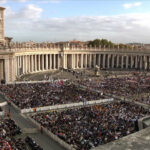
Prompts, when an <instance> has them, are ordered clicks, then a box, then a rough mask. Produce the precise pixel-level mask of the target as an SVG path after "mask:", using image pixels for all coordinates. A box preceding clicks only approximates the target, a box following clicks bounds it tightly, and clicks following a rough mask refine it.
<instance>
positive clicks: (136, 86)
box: [78, 74, 150, 98]
mask: <svg viewBox="0 0 150 150" xmlns="http://www.w3.org/2000/svg"><path fill="white" fill-rule="evenodd" d="M78 83H79V84H81V85H84V86H86V87H89V88H93V89H96V90H100V91H101V92H103V93H105V94H111V95H116V96H124V97H126V98H129V97H132V96H133V95H138V94H141V93H149V91H150V77H149V76H145V75H143V74H142V75H140V74H133V75H131V76H124V77H113V78H105V79H104V80H101V79H88V80H82V81H81V80H79V81H78Z"/></svg>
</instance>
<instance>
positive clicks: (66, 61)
mask: <svg viewBox="0 0 150 150" xmlns="http://www.w3.org/2000/svg"><path fill="white" fill-rule="evenodd" d="M67 57H68V56H67V54H65V68H66V69H68V58H67Z"/></svg>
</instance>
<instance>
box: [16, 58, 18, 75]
mask: <svg viewBox="0 0 150 150" xmlns="http://www.w3.org/2000/svg"><path fill="white" fill-rule="evenodd" d="M16 75H17V76H19V56H17V57H16Z"/></svg>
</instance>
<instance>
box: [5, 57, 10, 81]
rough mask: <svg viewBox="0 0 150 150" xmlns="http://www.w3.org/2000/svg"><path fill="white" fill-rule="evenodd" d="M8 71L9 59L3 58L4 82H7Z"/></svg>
mask: <svg viewBox="0 0 150 150" xmlns="http://www.w3.org/2000/svg"><path fill="white" fill-rule="evenodd" d="M9 71H10V68H9V59H5V71H4V74H5V81H6V83H7V82H9Z"/></svg>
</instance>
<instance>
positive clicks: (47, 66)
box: [46, 54, 48, 70]
mask: <svg viewBox="0 0 150 150" xmlns="http://www.w3.org/2000/svg"><path fill="white" fill-rule="evenodd" d="M46 70H48V54H46Z"/></svg>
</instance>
